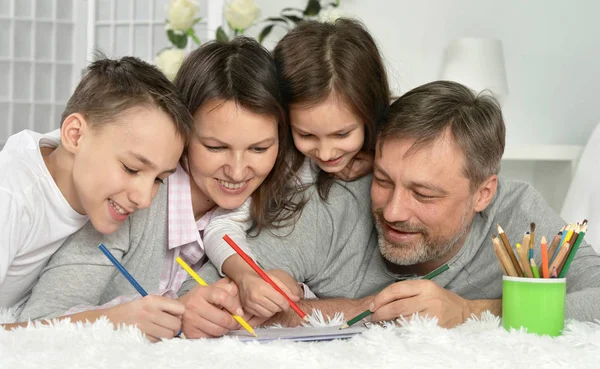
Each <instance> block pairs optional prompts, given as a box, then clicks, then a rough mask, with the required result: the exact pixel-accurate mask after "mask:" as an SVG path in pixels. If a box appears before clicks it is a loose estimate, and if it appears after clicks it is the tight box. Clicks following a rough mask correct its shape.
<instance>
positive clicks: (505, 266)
mask: <svg viewBox="0 0 600 369" xmlns="http://www.w3.org/2000/svg"><path fill="white" fill-rule="evenodd" d="M492 244H493V245H494V252H495V253H496V256H497V257H498V262H499V263H500V266H502V270H503V271H504V273H505V274H506V275H508V276H511V277H518V276H519V275H518V274H517V270H516V269H515V266H514V265H513V263H512V261H511V260H510V258H509V256H508V253H507V252H506V248H505V247H504V246H502V244H501V243H500V239H498V237H496V236H493V237H492Z"/></svg>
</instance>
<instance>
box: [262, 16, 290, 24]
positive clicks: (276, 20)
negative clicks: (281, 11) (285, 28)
mask: <svg viewBox="0 0 600 369" xmlns="http://www.w3.org/2000/svg"><path fill="white" fill-rule="evenodd" d="M263 21H265V22H267V21H269V22H283V23H285V24H287V23H288V21H287V20H285V19H283V18H278V17H269V18H266V19H264V20H263Z"/></svg>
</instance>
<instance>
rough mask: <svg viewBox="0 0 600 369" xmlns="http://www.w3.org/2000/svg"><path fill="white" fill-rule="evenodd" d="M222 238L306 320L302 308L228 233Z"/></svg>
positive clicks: (306, 317)
mask: <svg viewBox="0 0 600 369" xmlns="http://www.w3.org/2000/svg"><path fill="white" fill-rule="evenodd" d="M223 239H224V240H225V242H227V243H228V244H229V246H231V247H232V248H233V249H234V250H235V252H237V253H238V255H240V256H241V257H242V259H244V261H245V262H246V263H248V265H250V267H251V268H252V269H254V271H255V272H256V273H258V275H259V276H261V278H262V279H264V281H265V282H267V283H268V284H270V285H271V286H272V287H273V288H274V289H275V290H276V291H277V292H279V293H280V294H281V295H282V296H283V297H285V299H286V300H287V301H288V302H289V303H290V307H291V308H292V309H294V311H295V312H296V314H298V316H299V317H300V318H302V319H304V320H306V321H308V316H307V315H306V313H305V312H304V311H302V309H300V308H299V307H298V305H296V304H295V303H294V301H292V300H291V299H290V298H289V297H288V295H286V294H285V292H283V290H281V288H279V286H278V285H277V284H276V283H275V282H273V280H272V279H271V278H269V276H268V275H267V273H265V272H264V271H263V270H262V269H261V268H260V267H259V266H258V265H256V263H255V262H254V260H252V258H250V257H249V256H248V255H247V254H246V253H245V252H244V250H242V249H240V247H239V246H238V245H237V244H236V243H235V242H234V241H233V240H232V239H231V238H229V236H228V235H225V236H223Z"/></svg>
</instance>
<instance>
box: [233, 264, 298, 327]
mask: <svg viewBox="0 0 600 369" xmlns="http://www.w3.org/2000/svg"><path fill="white" fill-rule="evenodd" d="M266 273H267V275H268V276H269V277H270V278H271V279H272V280H273V282H275V284H277V286H279V288H281V289H282V290H283V291H284V292H285V293H286V295H288V297H289V298H290V299H291V300H292V301H298V300H299V299H300V297H301V296H302V295H303V294H302V290H301V288H300V287H299V285H298V283H297V282H296V281H295V280H294V278H292V277H291V276H290V275H289V274H287V273H286V272H284V271H282V270H276V269H275V270H270V271H267V272H266ZM238 287H239V289H240V300H241V301H242V306H243V308H244V311H245V312H246V313H249V314H252V315H254V316H257V317H262V318H269V317H271V316H273V315H275V314H276V313H278V312H280V311H284V310H287V309H288V308H289V307H290V304H289V303H288V302H287V300H286V299H285V297H283V296H282V295H281V294H280V293H279V292H277V291H276V290H275V289H274V288H273V287H272V286H271V285H270V284H268V283H267V282H265V281H264V280H263V279H262V278H261V277H260V276H259V275H258V274H256V273H255V272H254V271H252V272H247V273H244V275H243V276H242V277H241V278H240V279H239V282H238Z"/></svg>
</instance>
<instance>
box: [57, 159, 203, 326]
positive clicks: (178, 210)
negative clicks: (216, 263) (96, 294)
mask: <svg viewBox="0 0 600 369" xmlns="http://www.w3.org/2000/svg"><path fill="white" fill-rule="evenodd" d="M168 186H169V187H168V212H169V213H168V227H169V229H168V248H169V249H168V251H167V255H166V259H165V263H164V266H163V268H162V271H161V274H160V283H159V286H158V290H156V291H152V292H151V293H152V294H154V295H161V296H168V297H172V298H176V297H177V291H179V288H180V287H181V285H182V284H183V282H184V281H185V280H186V278H188V274H187V272H186V271H185V270H183V269H182V268H181V267H180V266H179V264H177V262H176V261H175V259H176V258H177V257H178V256H181V258H182V259H183V260H185V261H186V262H187V263H188V264H189V265H190V266H191V267H192V268H193V269H195V270H198V269H199V268H200V267H201V266H202V265H203V264H204V263H205V262H206V258H205V257H204V256H205V253H204V243H203V242H202V233H203V232H204V229H205V228H206V225H207V224H208V223H209V222H210V220H211V219H212V217H213V214H214V210H215V209H212V210H210V211H208V212H207V213H206V214H204V216H202V218H200V220H198V221H197V222H196V220H195V219H194V210H193V208H192V192H191V189H190V177H189V176H188V175H187V173H186V172H185V171H184V170H183V168H181V166H178V167H177V171H176V172H175V173H173V174H172V175H171V176H170V177H169V184H168ZM149 292H150V291H149ZM140 297H141V296H140V295H139V294H136V295H128V296H119V297H117V298H115V299H113V300H111V301H109V302H107V303H105V304H104V305H102V306H84V305H78V306H75V307H73V308H71V309H69V311H67V312H66V313H65V315H68V314H75V313H78V312H82V311H88V310H96V309H105V308H109V307H113V306H116V305H120V304H123V303H126V302H129V301H132V300H135V299H137V298H140Z"/></svg>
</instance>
